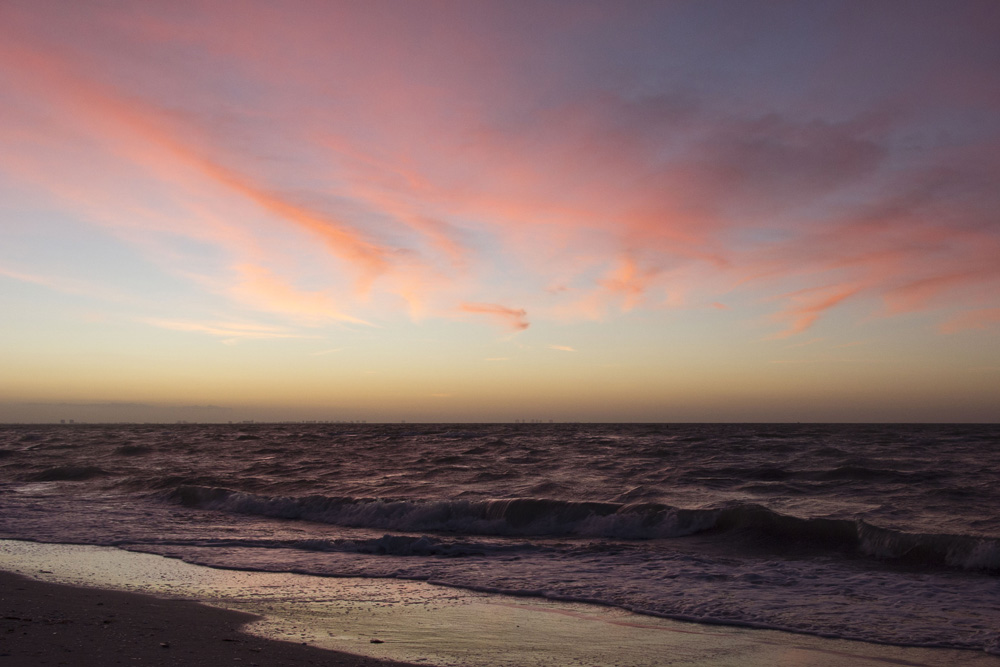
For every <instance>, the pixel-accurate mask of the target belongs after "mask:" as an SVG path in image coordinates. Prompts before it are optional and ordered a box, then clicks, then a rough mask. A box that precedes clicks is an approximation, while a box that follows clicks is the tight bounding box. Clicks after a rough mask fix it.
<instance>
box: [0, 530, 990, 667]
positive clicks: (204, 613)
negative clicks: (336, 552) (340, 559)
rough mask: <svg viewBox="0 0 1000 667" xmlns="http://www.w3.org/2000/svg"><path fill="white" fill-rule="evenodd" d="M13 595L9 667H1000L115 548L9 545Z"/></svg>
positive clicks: (0, 648)
mask: <svg viewBox="0 0 1000 667" xmlns="http://www.w3.org/2000/svg"><path fill="white" fill-rule="evenodd" d="M39 580H43V581H39ZM7 582H13V583H11V584H10V585H8V584H7ZM0 586H2V588H0V590H2V591H3V593H2V594H0V602H2V605H0V606H2V608H0V616H3V617H6V618H3V619H2V623H3V625H0V667H20V666H21V665H25V666H27V665H40V664H60V663H63V664H74V665H83V666H84V667H89V666H90V665H95V666H96V665H98V664H101V665H104V664H115V663H113V662H110V661H109V660H108V656H116V657H118V659H119V662H120V664H135V663H134V662H133V661H131V660H130V659H127V658H128V656H130V655H132V654H135V657H137V658H141V659H142V661H141V663H140V664H153V665H156V664H163V665H168V664H186V665H192V666H194V667H200V665H202V664H204V665H206V666H207V665H218V664H243V665H251V664H256V665H260V667H264V666H265V665H270V666H274V667H286V666H291V665H310V664H311V665H345V666H348V667H362V666H364V667H376V666H379V665H383V666H389V665H397V666H399V665H407V664H409V665H412V664H415V663H417V662H419V663H421V664H424V665H481V666H493V665H516V666H518V667H521V666H528V665H574V664H592V665H600V664H611V663H612V662H613V663H615V664H620V665H633V666H640V665H655V664H661V662H662V661H661V660H660V659H659V658H661V657H664V656H666V657H669V660H668V661H669V662H670V663H671V664H676V665H692V666H694V665H701V666H704V667H728V666H730V665H732V666H734V667H735V666H736V665H740V666H742V667H764V666H765V665H773V664H782V663H784V664H809V665H813V666H816V667H820V666H821V667H854V666H861V665H865V666H871V667H884V666H885V665H909V666H912V667H920V666H928V667H930V666H931V665H934V666H936V667H937V666H941V667H944V666H953V667H958V666H959V665H961V666H965V665H975V666H982V667H1000V657H998V656H992V655H989V654H987V653H985V652H980V651H969V650H957V649H933V648H919V647H904V646H889V645H881V644H868V643H864V642H856V641H849V640H840V639H824V638H820V637H813V636H809V635H798V634H790V633H785V632H781V631H776V630H762V629H752V628H739V627H732V626H715V625H702V624H698V623H688V622H681V621H672V620H669V619H658V618H655V617H648V616H641V615H637V614H630V613H628V612H624V611H622V610H620V609H614V608H606V607H599V606H595V605H586V604H580V603H560V602H553V601H549V600H541V599H537V598H508V597H506V596H500V595H492V594H486V593H476V592H472V591H462V590H458V589H451V588H447V587H443V586H434V585H432V584H428V583H426V582H417V581H405V580H395V579H335V578H325V577H312V576H307V575H295V574H290V573H265V572H246V571H232V570H218V569H214V568H206V567H202V566H196V565H190V564H188V563H184V562H182V561H178V560H175V559H169V558H165V557H162V556H155V555H152V554H144V553H134V552H128V551H123V550H121V549H115V548H111V547H92V546H91V547H88V546H82V545H61V544H50V543H34V542H20V541H14V540H0ZM71 612H72V614H76V616H70V615H68V614H70V613H71ZM25 619H30V620H25ZM126 619H128V620H126ZM105 621H110V622H108V623H105ZM227 638H229V639H232V640H233V641H228V640H227ZM373 639H374V640H377V641H375V642H372V641H371V640H373ZM162 643H167V644H168V646H167V647H164V646H161V644H162ZM258 649H259V650H258ZM4 654H7V655H4ZM97 656H104V657H103V658H99V657H97ZM123 656H124V657H123ZM202 656H205V657H204V659H203V658H202ZM208 656H214V657H208ZM87 660H90V662H87ZM43 661H44V662H43Z"/></svg>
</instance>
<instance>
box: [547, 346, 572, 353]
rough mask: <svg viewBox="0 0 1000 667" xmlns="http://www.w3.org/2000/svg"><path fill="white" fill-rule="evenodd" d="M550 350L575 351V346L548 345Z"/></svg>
mask: <svg viewBox="0 0 1000 667" xmlns="http://www.w3.org/2000/svg"><path fill="white" fill-rule="evenodd" d="M549 349H550V350H559V351H560V352H576V348H572V347H570V346H569V345H549Z"/></svg>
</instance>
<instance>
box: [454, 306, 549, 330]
mask: <svg viewBox="0 0 1000 667" xmlns="http://www.w3.org/2000/svg"><path fill="white" fill-rule="evenodd" d="M459 310H460V311H461V312H463V313H472V314H474V315H487V316H489V317H491V318H493V319H495V320H497V321H499V322H501V323H503V324H504V325H505V326H507V327H509V328H510V329H513V330H514V331H524V330H525V329H527V328H528V327H529V326H531V324H530V322H528V319H527V317H528V314H527V313H526V312H525V311H524V309H523V308H508V307H507V306H501V305H498V304H495V303H463V304H461V305H460V306H459Z"/></svg>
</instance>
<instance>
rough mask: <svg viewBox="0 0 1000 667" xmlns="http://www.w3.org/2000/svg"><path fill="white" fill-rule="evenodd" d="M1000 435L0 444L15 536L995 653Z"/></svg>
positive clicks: (646, 430) (14, 438) (536, 434)
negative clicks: (442, 585)
mask: <svg viewBox="0 0 1000 667" xmlns="http://www.w3.org/2000/svg"><path fill="white" fill-rule="evenodd" d="M997 470H1000V427H996V426H847V425H835V426H817V425H804V426H799V425H624V426H622V425H576V424H556V425H547V424H524V425H348V424H343V425H334V424H315V425H302V424H286V425H243V424H241V425H214V426H196V425H178V426H96V425H95V426H86V425H66V426H7V427H2V428H0V504H2V507H3V509H4V511H3V513H2V516H0V536H2V537H8V538H21V539H34V540H43V541H52V542H75V543H84V544H100V545H117V546H121V547H124V548H127V549H130V550H137V551H148V552H153V553H160V554H165V555H171V556H176V557H179V558H183V559H185V560H187V561H190V562H192V563H202V564H209V565H214V566H222V567H234V568H248V569H257V570H267V571H274V572H305V573H313V574H321V575H362V576H368V577H373V576H374V577H394V578H399V579H415V580H426V581H432V582H439V583H443V584H448V585H451V586H458V587H464V588H467V589H472V590H479V591H489V592H503V593H512V594H517V595H525V594H531V595H536V596H540V597H544V598H548V599H553V600H577V601H589V602H597V603H600V604H603V605H609V606H614V607H619V608H622V609H628V610H634V611H637V612H641V613H643V614H647V615H658V616H665V617H672V618H679V619H689V620H699V621H706V622H712V623H726V624H732V625H743V626H751V627H765V628H777V629H787V630H792V631H795V632H801V633H812V634H817V635H823V636H833V637H842V638H851V639H862V640H866V641H875V642H889V643H898V644H911V645H922V646H949V647H959V648H972V649H985V650H987V651H993V652H998V651H1000V631H998V628H1000V577H998V576H997V575H998V573H1000V510H998V508H1000V485H998V484H996V482H997Z"/></svg>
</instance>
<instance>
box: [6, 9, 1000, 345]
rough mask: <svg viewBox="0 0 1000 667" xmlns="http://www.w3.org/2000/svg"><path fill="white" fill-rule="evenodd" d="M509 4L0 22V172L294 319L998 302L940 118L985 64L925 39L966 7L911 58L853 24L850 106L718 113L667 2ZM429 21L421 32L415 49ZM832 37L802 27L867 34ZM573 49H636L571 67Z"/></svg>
mask: <svg viewBox="0 0 1000 667" xmlns="http://www.w3.org/2000/svg"><path fill="white" fill-rule="evenodd" d="M57 10H58V11H57ZM505 11H506V10H503V9H498V10H496V12H498V13H500V14H503V13H504V12H505ZM531 11H532V12H537V13H539V14H544V15H545V17H546V18H547V19H549V20H550V21H551V22H549V23H547V22H546V21H526V22H521V21H520V20H518V21H513V20H512V21H503V20H499V21H498V20H495V19H496V16H495V15H494V12H493V10H491V11H484V10H482V9H481V8H477V7H476V6H474V5H470V6H461V7H458V6H456V7H454V8H453V9H452V11H449V12H443V13H441V15H439V16H435V17H433V18H431V17H429V16H426V15H424V14H423V13H422V12H420V11H418V10H417V9H416V8H403V7H401V8H398V11H397V12H391V13H389V14H384V13H380V12H377V11H373V10H371V9H370V8H368V7H366V6H364V5H341V4H326V5H323V4H320V5H309V9H308V11H306V5H302V6H296V7H293V8H287V9H285V10H283V11H281V12H277V11H276V10H275V9H274V8H273V7H272V6H270V5H269V4H268V3H264V2H253V1H250V0H248V2H246V3H245V11H243V12H241V13H240V15H239V16H232V15H231V14H230V13H229V12H227V11H225V10H224V8H222V7H219V6H215V5H213V4H212V3H204V4H202V5H200V6H199V7H197V8H192V12H191V14H190V16H187V15H183V16H182V15H180V14H178V15H172V14H168V13H162V12H157V11H154V10H152V9H149V8H145V7H138V6H137V7H135V8H133V9H132V10H130V11H128V12H111V11H103V10H101V9H95V8H93V7H88V8H87V9H72V10H71V9H66V8H65V7H64V5H63V3H49V2H47V0H37V2H35V3H24V4H21V5H17V6H15V7H13V8H11V10H10V11H9V12H6V13H5V21H4V25H3V26H0V44H2V46H0V68H2V69H3V72H4V74H3V78H2V80H0V85H2V86H3V87H4V91H5V95H4V96H3V97H2V98H0V111H2V112H3V114H4V117H5V123H4V124H3V127H0V169H2V170H3V171H4V172H5V173H6V174H8V175H10V177H11V178H12V179H17V181H16V182H17V183H18V184H24V185H26V186H30V189H31V190H32V191H34V192H36V193H39V194H40V195H42V197H43V198H44V199H45V200H51V201H52V202H57V203H56V204H54V205H56V206H59V207H60V208H61V209H62V210H63V211H64V212H65V213H66V214H67V217H69V218H72V219H76V220H78V221H80V224H100V225H103V226H105V227H106V228H108V229H111V230H113V231H114V233H116V234H117V235H118V236H119V238H120V239H122V240H124V241H125V242H127V243H129V244H131V245H132V246H134V247H135V248H137V249H139V251H140V252H141V253H142V255H143V256H144V257H145V258H146V259H147V260H148V261H149V262H152V263H155V264H156V265H157V266H160V267H163V268H166V269H167V270H168V271H169V272H171V273H172V275H175V276H179V277H182V278H183V279H194V282H195V283H196V284H197V285H199V286H200V287H202V288H203V289H205V290H207V291H209V292H211V293H212V294H214V295H223V296H225V297H226V298H228V299H231V300H232V301H233V303H234V304H237V305H239V306H242V307H245V306H250V307H253V308H255V309H257V310H259V311H261V312H266V313H269V314H272V315H276V316H280V317H282V318H284V320H285V321H287V322H289V324H293V325H295V326H299V325H311V326H315V325H320V324H327V323H335V324H340V325H344V324H350V325H359V326H365V325H369V324H381V323H383V322H385V321H388V320H391V319H393V317H395V316H397V315H398V314H403V316H406V315H409V316H411V317H414V318H417V319H421V318H425V317H446V318H459V319H463V318H467V316H468V315H482V316H486V317H487V318H490V319H492V320H493V321H495V322H497V323H499V324H500V325H501V326H503V327H506V328H508V329H511V330H513V331H523V330H524V329H527V328H528V326H529V322H528V319H527V314H526V311H528V310H530V312H531V314H532V319H533V320H538V319H571V320H579V319H593V320H607V319H612V318H615V317H619V316H621V314H622V313H627V312H629V311H635V310H639V309H655V308H664V307H672V306H677V305H691V306H693V307H698V308H703V307H714V308H720V309H721V308H727V307H728V310H727V314H728V315H732V316H733V317H736V313H738V312H743V310H742V309H740V308H739V306H741V305H746V304H752V305H754V306H757V305H759V304H767V305H768V306H769V307H771V308H772V309H773V311H772V315H773V321H774V322H776V323H777V325H778V326H781V327H782V328H781V330H780V331H779V332H778V333H776V334H775V337H792V336H796V335H800V334H804V333H805V332H807V331H809V330H810V329H812V328H813V327H814V326H815V325H816V324H817V323H818V322H820V321H822V318H824V317H830V316H833V315H834V314H839V315H842V316H843V315H847V314H848V312H849V309H847V308H845V305H847V304H849V303H854V302H861V301H865V302H866V303H870V304H872V309H874V308H879V307H881V308H882V309H883V310H884V313H885V314H886V315H895V314H899V313H904V312H913V311H929V312H936V313H940V317H941V318H946V317H949V315H947V313H949V312H951V309H952V308H955V307H960V308H966V309H969V310H975V311H977V312H978V311H979V310H980V309H985V311H988V310H989V309H990V308H994V307H996V306H997V297H996V295H997V294H1000V268H998V266H997V262H996V257H997V256H1000V237H998V235H997V232H996V227H995V224H993V223H994V218H995V211H996V210H997V207H998V205H1000V195H998V194H997V191H996V187H995V184H996V182H997V178H998V177H1000V158H998V157H997V155H1000V152H998V151H997V150H996V145H997V136H996V132H995V129H991V127H987V126H986V125H985V124H975V123H971V124H968V127H966V124H967V121H964V120H962V119H964V118H967V116H968V115H969V114H967V113H966V110H967V109H975V110H976V113H977V115H980V116H982V117H993V116H995V115H996V114H997V113H1000V101H998V100H1000V96H998V95H996V94H995V83H993V81H994V80H995V74H994V70H995V67H993V66H992V65H991V64H990V63H986V62H985V61H981V60H979V59H977V58H974V57H972V56H971V55H970V53H972V52H973V51H975V49H955V48H945V47H947V46H949V45H953V44H952V43H951V42H950V41H949V40H951V38H950V37H949V35H951V34H961V35H965V36H966V39H968V40H970V41H971V42H973V43H980V40H981V43H991V42H990V41H989V40H990V39H992V38H993V36H992V35H991V34H989V32H988V30H986V28H985V27H983V26H982V25H980V22H977V21H974V20H970V19H969V16H971V15H972V14H973V12H955V13H954V16H949V17H948V18H947V19H943V20H947V21H948V22H949V25H953V26H955V29H954V30H952V31H944V30H942V31H941V33H940V35H938V36H936V37H935V39H936V40H940V46H939V48H927V46H926V45H925V44H924V43H923V40H924V37H922V36H920V37H919V38H918V33H919V35H923V33H922V32H920V31H913V30H912V25H914V24H911V23H909V22H908V21H910V20H912V18H913V17H908V18H907V21H904V22H899V21H897V19H896V17H891V18H890V17H889V16H887V15H883V14H879V15H878V16H874V17H872V18H871V20H872V21H873V22H874V24H875V25H879V26H883V27H885V28H886V29H889V28H891V29H892V31H893V34H894V35H897V36H899V40H900V44H899V45H900V46H901V47H906V48H905V49H901V50H900V54H899V55H898V58H899V59H901V60H899V61H897V59H896V58H897V56H896V55H893V54H895V53H896V51H895V49H894V50H892V54H888V55H886V56H885V59H884V60H880V61H879V63H877V64H875V65H873V66H877V67H881V68H883V69H882V70H880V71H881V72H882V75H881V76H880V77H878V79H879V80H882V81H889V82H895V81H897V80H900V79H902V78H905V79H906V81H907V82H908V83H907V84H906V85H905V86H902V84H898V85H897V84H895V83H890V84H888V85H886V86H881V87H878V88H875V87H871V88H869V87H868V84H866V83H865V82H858V81H857V80H856V77H855V76H854V70H853V69H852V67H851V66H849V63H850V62H853V61H852V60H851V58H849V57H845V58H844V59H842V60H843V62H830V63H828V64H827V69H826V70H825V74H824V80H825V81H827V82H828V87H829V89H830V90H831V91H842V90H844V89H847V87H851V88H850V89H852V90H854V89H855V88H857V89H858V94H856V95H843V94H834V93H833V92H831V93H829V96H828V97H823V93H822V92H817V93H816V95H817V98H816V99H815V100H810V102H809V103H808V104H807V103H804V102H801V100H800V102H799V103H792V102H793V101H789V100H788V99H787V95H788V89H789V88H791V87H794V86H792V85H791V84H790V82H789V80H788V78H787V77H786V76H784V74H782V75H781V76H777V75H776V74H775V73H773V72H771V73H770V74H771V76H770V77H768V76H763V75H762V76H760V77H757V78H756V79H755V81H756V84H757V87H756V88H755V89H754V90H753V91H745V93H744V96H743V97H742V98H741V99H742V102H741V103H740V104H733V103H732V99H731V97H730V96H729V95H728V94H724V93H722V92H719V91H729V90H734V89H741V90H742V88H739V87H740V86H742V85H743V83H742V82H738V81H734V80H731V79H729V78H728V76H729V75H728V74H727V72H729V71H730V68H729V67H720V66H719V63H718V62H716V61H715V60H714V59H715V58H716V57H717V54H714V53H708V52H703V51H700V50H699V48H700V47H696V46H691V45H687V46H686V45H685V43H684V41H683V40H679V41H678V40H666V39H664V38H663V36H662V35H663V30H664V29H665V28H666V27H668V26H670V25H673V24H674V18H673V16H668V15H667V13H664V14H660V12H659V10H656V9H653V10H651V12H650V14H649V17H648V21H645V22H638V19H637V18H636V15H635V13H634V12H630V11H628V10H627V9H625V8H621V7H611V6H609V7H607V8H605V9H604V10H602V11H601V12H589V11H587V10H585V9H584V8H581V7H579V6H577V5H573V4H568V5H565V6H552V7H548V6H546V7H535V8H533V9H532V10H531ZM685 11H696V10H694V9H687V10H683V11H682V13H683V12H685ZM736 11H740V10H736ZM920 11H922V10H914V13H920ZM664 12H666V10H664ZM766 13H767V12H763V13H762V14H766ZM741 16H742V19H741V20H745V21H746V22H747V23H749V24H752V25H755V26H757V27H759V28H760V29H762V30H765V29H767V28H768V26H767V24H766V20H765V18H764V17H763V16H757V15H756V14H755V13H753V12H749V13H747V14H741ZM564 19H565V20H564ZM570 19H571V20H570ZM84 20H85V21H86V25H88V30H87V31H80V30H79V29H78V27H79V25H80V24H81V22H82V21H84ZM432 20H433V21H434V22H435V26H434V33H435V34H436V35H438V39H436V40H435V43H434V45H433V47H432V48H430V47H428V48H424V47H423V46H422V47H421V48H414V46H413V45H414V40H415V39H418V38H417V37H415V35H419V34H425V33H426V31H427V30H429V29H430V26H429V23H428V22H429V21H432ZM935 20H937V19H935ZM556 21H558V22H559V24H560V25H565V26H566V34H565V35H564V36H563V38H562V39H561V40H557V41H556V42H554V41H553V40H551V39H549V36H548V34H547V33H545V32H544V30H543V26H545V25H552V24H554V22H556ZM852 21H857V18H856V17H854V18H851V17H847V18H845V19H844V21H843V22H838V23H837V25H836V26H832V27H830V28H829V30H831V31H833V32H834V34H836V35H837V36H838V37H839V38H841V39H843V40H845V41H846V40H847V39H848V38H849V37H856V38H858V39H862V40H864V39H869V38H870V37H869V35H870V34H872V33H879V30H875V29H871V30H869V29H867V27H866V28H865V29H864V30H861V29H860V25H859V24H856V23H853V22H852ZM318 26H323V28H322V29H320V28H319V27H318ZM515 26H517V27H516V28H515ZM376 33H377V34H378V35H379V36H380V39H378V40H374V39H372V38H371V37H370V35H371V34H376ZM592 34H600V35H602V39H603V40H605V43H607V44H608V45H609V46H608V49H607V51H608V52H612V51H613V52H616V53H620V54H622V56H621V58H620V61H621V62H622V63H629V62H633V63H635V64H634V65H633V66H630V67H625V66H624V65H623V66H622V71H620V72H617V73H616V75H615V76H614V77H605V78H594V77H595V75H594V72H595V71H598V70H600V68H594V67H593V61H592V58H593V57H594V55H593V49H591V48H590V47H589V46H588V45H589V44H591V40H590V39H589V36H590V35H592ZM219 35H226V39H224V40H220V39H219V38H218V36H219ZM575 40H579V42H577V41H575ZM761 42H762V43H766V42H767V40H761ZM288 43H296V44H298V45H300V47H299V48H298V49H295V50H288V49H286V48H284V47H283V46H282V45H284V44H288ZM935 43H938V42H935ZM577 44H578V45H577ZM472 45H475V48H471V46H472ZM740 48H749V47H747V46H746V45H742V46H740ZM755 48H757V47H755ZM759 48H764V47H763V46H759ZM817 48H819V47H817ZM567 49H568V50H567ZM686 49H694V50H693V51H691V52H688V51H686ZM123 52H127V53H130V54H132V55H133V57H130V58H129V59H128V60H127V62H126V61H123V60H122V59H121V57H120V54H121V53H123ZM859 52H863V50H860V51H859ZM456 53H461V54H463V58H461V59H456V58H455V55H454V54H456ZM928 53H936V54H946V55H945V56H940V57H941V58H944V60H943V61H939V60H935V61H933V62H931V61H929V60H928V59H927V58H928V56H927V54H928ZM304 54H308V58H306V57H305V56H304ZM485 54H490V55H489V57H487V55H485ZM495 54H502V55H503V57H500V58H497V57H495ZM629 54H631V55H632V56H635V57H628V56H629ZM657 54H658V55H657ZM756 55H767V54H756ZM640 56H641V57H640ZM653 56H656V57H653ZM773 60H774V59H773V58H762V59H761V60H760V61H759V62H772V61H773ZM904 61H905V62H906V63H908V65H907V66H905V67H904V66H903V65H901V64H900V63H901V62H904ZM663 62H699V63H703V67H704V72H703V74H704V77H705V78H704V80H703V85H701V86H699V88H698V92H697V93H695V92H691V91H688V92H683V93H682V92H679V91H682V90H685V89H687V88H689V87H688V86H684V85H681V84H680V83H679V82H678V81H674V80H665V82H664V83H663V85H662V87H661V88H659V89H657V88H656V87H655V86H651V84H649V83H648V82H650V81H654V80H660V78H661V74H663V72H662V71H661V69H657V68H660V67H661V64H659V63H663ZM600 71H603V70H600ZM664 71H665V70H664ZM671 71H672V70H671ZM942 71H948V72H962V73H963V74H962V76H963V78H964V80H967V81H974V82H976V83H977V85H976V86H969V87H968V90H965V89H961V90H959V89H957V88H956V86H955V84H954V82H950V81H948V80H947V79H948V77H942V76H941V74H940V72H942ZM653 72H656V73H657V74H656V76H653V75H652V73H653ZM894 73H895V75H899V76H895V75H894ZM764 74H767V73H766V72H765V73H764ZM904 74H905V77H904V76H903V75H904ZM663 76H666V75H665V74H663ZM220 77H221V78H222V79H224V80H225V82H226V85H220V84H219V81H220ZM667 79H669V77H667ZM486 82H489V83H488V84H487V83H486ZM901 86H902V87H901ZM973 89H975V90H980V91H982V92H980V93H975V94H973V93H971V92H969V91H971V90H973ZM637 91H643V92H642V93H640V92H637ZM945 93H947V94H945ZM959 93H961V94H959ZM775 100H782V103H781V104H776V103H775ZM786 101H787V102H788V103H787V104H786V103H785V102H786ZM776 109H782V111H780V112H778V111H775V110H776ZM900 109H906V110H907V111H906V112H905V113H904V112H902V111H898V110H900ZM952 118H954V120H953V123H954V126H955V127H956V128H957V129H956V130H954V131H952V130H951V129H949V131H947V132H945V131H939V130H940V128H941V127H943V126H944V127H949V128H950V127H951V123H950V122H949V119H952ZM908 138H912V141H911V139H908ZM911 144H912V145H911ZM6 275H11V274H9V273H8V274H6ZM25 275H27V274H25ZM12 277H17V276H12ZM18 279H21V280H24V279H26V278H24V277H23V276H22V277H20V278H18ZM36 282H38V283H39V284H49V285H52V284H53V283H51V281H50V282H49V283H44V282H41V281H36ZM817 285H820V286H824V287H816V286H817ZM553 286H557V287H553ZM65 287H67V286H66V285H62V286H61V288H65ZM86 291H90V290H86ZM502 303H516V304H518V306H523V307H511V306H506V305H501V304H502ZM723 303H725V304H726V305H725V306H723ZM977 318H978V319H977ZM984 318H985V319H984ZM988 320H989V316H988V315H976V316H972V315H970V316H968V318H967V320H962V319H961V318H952V319H949V320H948V321H947V322H946V323H945V324H942V325H940V330H941V331H953V330H957V329H960V328H962V327H966V328H968V326H973V327H975V326H978V324H976V323H977V322H985V323H987V324H988Z"/></svg>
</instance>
